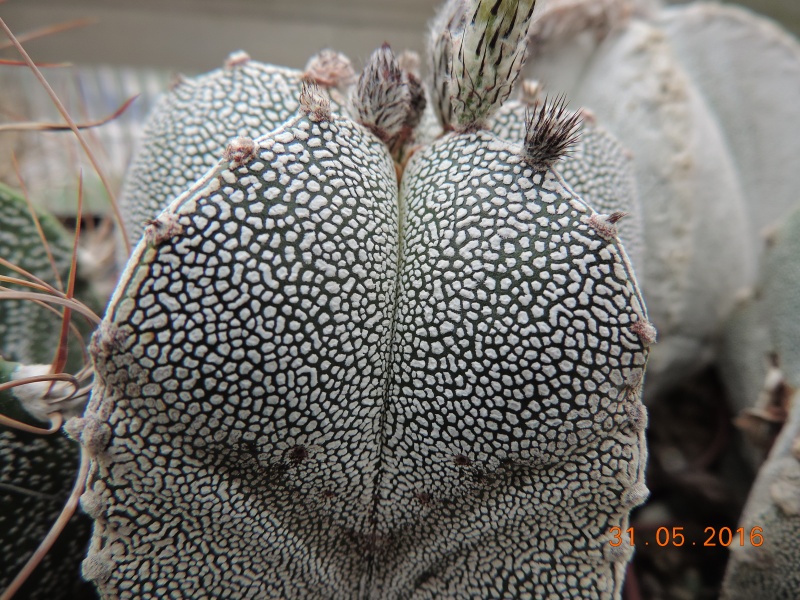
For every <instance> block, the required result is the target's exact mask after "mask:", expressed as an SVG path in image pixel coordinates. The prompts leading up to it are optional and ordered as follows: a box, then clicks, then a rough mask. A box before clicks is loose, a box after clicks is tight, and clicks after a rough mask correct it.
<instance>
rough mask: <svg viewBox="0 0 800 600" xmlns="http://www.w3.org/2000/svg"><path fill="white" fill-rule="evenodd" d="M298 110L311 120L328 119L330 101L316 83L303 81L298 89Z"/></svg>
mask: <svg viewBox="0 0 800 600" xmlns="http://www.w3.org/2000/svg"><path fill="white" fill-rule="evenodd" d="M300 111H301V112H302V113H303V114H306V115H308V118H309V119H310V120H311V121H316V122H319V121H330V120H331V101H330V100H329V99H328V98H327V97H325V95H324V94H323V93H322V92H321V91H320V89H319V86H317V84H316V83H312V82H309V81H303V83H302V87H301V89H300Z"/></svg>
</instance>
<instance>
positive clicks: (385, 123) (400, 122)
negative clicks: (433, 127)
mask: <svg viewBox="0 0 800 600" xmlns="http://www.w3.org/2000/svg"><path fill="white" fill-rule="evenodd" d="M351 105H352V108H353V112H354V114H355V115H356V120H357V121H358V122H359V123H361V124H362V125H364V126H365V127H367V128H368V129H370V130H371V131H372V132H373V133H375V135H377V136H378V137H379V138H380V139H381V140H383V141H384V142H386V143H387V144H388V145H390V146H391V145H392V143H393V141H394V140H395V139H396V138H397V137H398V136H399V135H400V134H401V132H402V131H403V129H404V128H406V129H408V128H413V127H414V126H415V125H416V124H418V123H419V120H420V118H421V115H422V110H423V109H424V108H425V94H424V91H423V89H422V84H421V83H420V81H419V79H418V78H417V77H416V76H415V75H413V74H412V73H411V72H410V71H404V70H403V69H402V68H401V67H400V63H399V62H398V60H397V58H396V57H395V55H394V53H393V52H392V49H391V48H390V47H389V44H385V43H384V44H383V45H382V46H381V47H380V48H378V49H377V50H375V51H374V52H373V53H372V54H371V55H370V57H369V59H368V60H367V63H366V65H364V70H363V71H362V72H361V76H360V77H359V78H358V83H357V84H356V87H355V89H354V92H353V96H352V99H351Z"/></svg>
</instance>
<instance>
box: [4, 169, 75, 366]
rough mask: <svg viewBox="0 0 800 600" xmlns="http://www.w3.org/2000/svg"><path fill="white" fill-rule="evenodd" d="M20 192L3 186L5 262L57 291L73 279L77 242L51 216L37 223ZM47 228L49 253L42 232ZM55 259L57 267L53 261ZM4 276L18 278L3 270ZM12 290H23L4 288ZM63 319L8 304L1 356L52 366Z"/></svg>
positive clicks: (21, 303)
mask: <svg viewBox="0 0 800 600" xmlns="http://www.w3.org/2000/svg"><path fill="white" fill-rule="evenodd" d="M30 210H31V209H29V208H28V206H27V205H26V202H25V198H24V197H23V196H22V194H21V193H20V192H17V191H16V190H13V189H12V188H10V187H8V186H5V185H3V184H0V211H2V214H3V219H2V221H0V258H2V259H4V260H6V261H8V262H9V263H11V264H14V265H17V266H19V267H21V268H22V269H25V270H26V271H28V272H29V273H31V274H32V275H34V276H36V277H38V278H39V279H41V280H43V281H45V282H47V283H49V284H51V285H54V286H57V285H58V284H59V282H61V281H66V280H67V277H68V275H69V265H70V255H71V243H70V240H69V236H68V235H67V233H66V232H65V231H64V230H63V228H62V227H61V225H60V224H59V223H58V222H57V221H56V220H55V219H54V218H53V217H51V216H49V215H47V214H44V213H42V212H41V211H39V212H38V214H36V221H35V220H34V218H33V216H32V215H31V212H30ZM37 222H38V223H39V225H40V226H41V231H42V233H43V235H44V239H45V240H46V243H47V244H48V246H49V254H48V251H47V250H46V249H45V245H44V243H43V241H42V238H41V237H40V235H39V231H38V230H37V226H36V224H37ZM51 258H52V262H51ZM0 275H2V276H5V277H18V276H19V274H18V273H16V272H14V271H12V270H11V269H10V268H8V267H5V266H3V265H0ZM2 285H3V286H5V287H8V288H9V289H16V290H20V289H21V288H20V287H19V286H14V285H13V284H12V285H10V286H9V285H8V284H6V283H3V284H2ZM58 335H59V317H58V315H54V314H52V313H50V312H48V311H47V310H46V309H44V308H42V307H40V306H38V305H36V304H33V303H32V302H28V301H24V300H6V301H3V311H2V312H1V313H0V357H5V358H6V359H8V360H14V361H17V362H21V363H27V364H34V363H47V362H50V361H51V360H52V359H53V353H54V351H55V348H56V346H57V345H58Z"/></svg>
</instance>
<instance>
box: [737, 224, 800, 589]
mask: <svg viewBox="0 0 800 600" xmlns="http://www.w3.org/2000/svg"><path fill="white" fill-rule="evenodd" d="M798 257H800V210H795V211H794V212H793V214H792V215H791V217H790V218H789V219H788V220H787V221H786V223H785V224H784V225H783V226H782V227H781V228H780V230H779V231H778V232H776V233H774V235H773V236H772V241H771V244H770V248H769V249H768V250H767V256H766V266H765V271H764V278H763V281H762V282H761V286H760V287H761V289H760V293H759V295H758V296H757V298H754V299H753V300H752V302H753V303H755V304H756V305H758V309H757V310H758V311H759V312H760V313H761V314H762V315H764V316H765V317H766V318H765V319H764V320H762V321H759V323H765V324H766V326H767V327H766V330H767V335H766V336H764V338H763V339H764V343H762V344H758V345H757V347H760V349H761V350H762V354H761V356H759V357H757V358H755V359H754V358H753V357H752V356H749V355H750V354H752V353H751V352H747V351H746V350H744V349H742V348H741V347H736V346H734V347H730V348H729V349H728V354H729V356H730V357H731V362H732V363H733V364H732V365H731V366H732V367H734V368H735V367H736V366H739V365H740V364H741V363H742V362H744V361H743V360H742V359H743V358H744V359H747V360H751V361H758V362H759V363H760V364H761V365H770V367H771V368H770V369H769V376H765V377H764V378H763V379H762V385H763V388H764V389H763V391H762V392H761V393H760V394H758V396H760V397H762V398H763V397H764V396H765V395H766V396H768V400H770V401H771V403H772V406H773V408H779V409H782V410H785V411H786V412H787V413H788V414H787V420H786V424H785V425H784V427H783V429H782V431H781V433H780V435H779V436H778V438H777V439H776V440H775V443H774V445H773V447H772V449H771V451H770V454H769V457H768V458H767V461H766V462H765V464H764V466H763V467H762V469H761V471H760V473H759V476H758V478H757V479H756V482H755V484H754V486H753V489H752V491H751V493H750V498H749V500H748V502H747V505H746V506H745V509H744V513H743V515H742V519H741V522H740V526H741V527H742V528H744V531H745V532H746V533H747V535H748V536H749V535H750V534H751V533H752V532H753V531H754V530H757V531H756V533H758V534H760V535H761V538H760V539H758V540H756V541H757V542H760V543H757V544H753V543H747V544H743V545H733V546H732V550H733V552H732V555H731V561H730V563H729V565H728V571H727V574H726V581H725V584H724V589H723V596H722V597H723V598H727V599H730V600H737V599H742V598H753V597H760V598H791V597H793V596H795V595H796V594H797V592H798V590H800V577H799V576H798V574H800V401H798V398H797V391H796V390H798V389H800V355H799V352H800V329H798V324H797V305H798V301H799V300H800V261H799V260H798ZM737 359H738V360H737ZM759 359H760V360H759ZM765 370H766V369H765ZM730 371H733V369H730ZM749 387H752V386H749ZM745 389H747V388H745ZM750 400H751V402H752V400H754V398H751V399H750ZM762 408H764V409H765V408H768V407H762Z"/></svg>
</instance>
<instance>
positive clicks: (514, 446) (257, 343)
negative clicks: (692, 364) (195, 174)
mask: <svg viewBox="0 0 800 600" xmlns="http://www.w3.org/2000/svg"><path fill="white" fill-rule="evenodd" d="M532 9H533V2H527V3H526V2H510V1H508V2H506V1H499V2H496V1H492V2H485V1H484V2H477V1H466V0H464V1H457V2H456V1H453V2H449V3H448V4H447V6H446V7H445V14H443V15H442V16H441V17H440V18H439V19H438V20H437V22H436V23H437V24H438V26H439V27H440V29H439V30H438V31H436V32H435V33H436V34H437V35H436V36H435V37H434V43H433V44H432V46H433V57H432V64H433V65H434V73H435V75H434V78H433V79H434V82H438V84H437V85H434V87H433V89H432V98H431V99H432V103H433V106H434V108H435V109H436V112H437V113H438V116H439V119H440V125H441V128H442V130H443V131H445V132H447V133H445V134H443V135H441V136H440V137H438V138H437V139H435V140H433V141H432V142H430V143H428V144H424V145H422V146H421V147H416V146H415V144H416V142H418V139H419V138H416V136H415V135H414V134H413V132H411V131H410V130H411V129H413V127H414V125H415V124H416V123H419V122H420V117H421V115H420V112H421V110H422V101H421V96H420V94H419V89H421V88H418V87H417V86H418V85H419V80H418V79H417V78H416V75H415V74H414V73H412V72H411V71H410V70H409V69H407V68H404V66H403V62H402V61H397V60H396V59H395V57H394V56H393V54H392V52H391V50H390V49H389V48H388V47H387V46H384V47H382V48H380V49H378V50H376V51H375V53H374V54H373V55H372V57H371V58H370V59H369V61H368V63H367V64H366V66H365V68H364V70H363V72H362V74H361V76H360V78H359V80H358V83H357V84H356V86H355V89H354V90H352V91H351V93H350V94H349V100H347V101H346V102H345V101H343V102H342V103H338V102H335V100H334V101H332V98H331V96H330V95H329V93H328V92H326V91H321V90H320V87H319V83H320V82H319V81H317V82H316V83H315V82H313V81H309V78H308V77H300V76H296V77H295V79H294V82H295V85H296V87H295V89H294V90H293V91H292V94H293V95H292V98H294V97H296V98H297V103H298V105H297V109H298V110H297V111H294V112H292V111H293V109H292V110H289V113H290V114H288V115H287V117H288V119H287V120H286V122H284V123H282V124H279V125H277V126H273V125H271V124H270V125H266V126H264V129H265V130H264V131H262V132H261V133H262V135H260V136H258V137H255V138H254V137H252V136H250V137H246V136H239V137H234V139H232V140H231V141H230V142H229V143H228V144H227V146H226V148H225V150H224V152H221V153H220V154H221V155H222V156H221V160H219V159H218V162H217V163H216V164H214V165H212V167H211V169H210V170H208V171H207V172H205V173H204V174H203V175H202V176H201V177H200V178H199V179H198V180H197V181H196V182H194V183H192V182H191V180H190V178H189V177H187V182H186V183H185V185H186V191H184V192H183V193H181V194H180V195H178V196H177V197H176V198H174V199H173V200H171V201H170V202H169V203H168V206H167V207H166V209H164V210H163V211H162V212H160V214H158V211H159V210H160V207H161V206H162V205H161V204H159V202H161V201H160V200H159V201H158V202H154V204H153V208H152V210H153V214H149V215H146V219H147V220H148V224H147V225H146V227H145V228H144V233H143V237H142V239H141V240H140V242H139V244H138V245H137V246H136V248H135V250H134V251H133V254H132V256H131V258H130V260H129V262H128V264H127V266H126V268H125V270H124V272H123V274H122V277H121V280H120V283H119V285H118V287H117V289H116V291H115V293H114V295H113V297H112V300H111V303H110V305H109V307H108V310H107V313H106V316H105V319H104V320H103V323H102V324H101V326H100V328H99V330H98V331H97V332H96V334H95V336H94V339H93V341H92V344H91V353H92V356H93V359H94V363H95V369H96V383H95V387H94V390H93V393H92V398H91V401H90V403H89V405H88V407H87V410H86V412H85V415H84V417H83V418H81V419H76V420H73V421H72V422H71V423H70V431H71V432H72V434H73V435H74V436H76V437H79V438H80V440H81V442H82V444H83V449H84V451H85V452H86V453H87V455H88V456H89V457H90V467H89V477H88V480H87V486H86V491H85V493H84V495H83V496H82V499H81V504H82V506H83V508H84V510H85V511H86V512H87V513H88V514H90V515H91V516H92V517H93V518H94V520H95V529H94V536H93V540H92V544H91V548H90V552H89V555H88V557H87V558H86V560H85V562H84V566H83V573H84V576H85V577H86V578H87V579H90V580H92V581H94V582H95V584H96V585H97V587H98V590H99V591H100V593H101V595H102V596H103V597H106V598H150V597H157V596H168V595H181V596H183V597H196V598H197V597H219V598H222V597H225V598H244V597H257V598H328V597H335V598H346V597H352V598H410V597H414V598H433V597H437V598H441V597H481V598H503V597H504V598H511V597H525V596H530V595H532V596H535V597H537V598H603V599H612V598H619V597H620V594H621V587H622V582H623V579H624V573H625V568H626V565H627V562H628V560H629V558H630V554H631V552H632V549H631V548H630V547H629V546H625V545H619V546H615V545H614V539H615V538H614V533H613V528H616V527H619V528H622V529H625V528H626V527H627V523H628V515H629V512H630V510H631V508H632V507H634V506H637V505H638V504H641V503H642V502H643V501H644V499H645V498H646V496H647V489H646V487H645V485H644V463H645V456H646V450H645V445H644V428H645V425H646V420H647V419H646V412H645V410H644V408H643V406H642V404H641V401H640V396H641V386H642V381H643V376H644V367H645V363H646V361H647V354H648V346H649V345H650V344H651V343H652V342H653V341H654V340H655V330H654V328H653V327H652V325H650V323H649V322H648V319H647V314H646V311H645V307H644V304H643V302H642V300H641V297H640V294H639V291H638V287H637V284H636V280H635V277H634V274H633V270H632V267H631V264H630V261H629V259H628V257H627V255H626V253H625V251H624V249H623V246H622V244H621V243H620V241H619V238H618V236H617V222H618V220H619V219H620V218H621V216H622V215H621V214H619V213H614V214H602V213H598V212H596V211H595V210H594V209H593V208H592V207H590V206H589V205H588V204H587V203H586V202H584V201H583V200H582V199H581V198H580V197H578V196H577V195H576V194H575V192H574V191H573V190H572V189H571V188H570V187H569V185H568V182H565V181H564V180H563V179H562V177H561V175H559V172H558V168H559V165H558V161H559V159H560V158H561V156H562V155H563V153H564V152H566V151H568V150H569V148H570V146H571V142H572V141H573V138H574V135H575V132H576V128H577V125H578V123H577V121H578V118H579V117H578V116H574V115H572V114H568V113H566V112H565V111H563V110H561V109H559V108H557V107H555V106H554V105H552V104H542V105H540V106H538V108H534V109H532V110H531V111H530V115H529V116H528V118H527V119H525V122H526V127H525V128H524V130H523V131H521V133H520V135H519V136H518V137H515V138H514V139H503V138H500V137H498V136H497V135H495V134H494V133H492V131H491V130H490V128H491V123H492V116H493V113H494V112H495V111H496V110H497V109H498V108H499V107H500V106H501V105H502V103H503V102H504V101H505V100H506V99H507V97H508V94H509V93H510V90H511V85H510V84H511V83H513V81H514V80H515V79H516V78H517V76H518V73H519V69H520V68H521V65H522V53H523V52H524V32H525V31H526V29H527V26H528V22H529V19H530V15H531V12H532ZM439 36H441V37H439ZM301 79H303V80H304V81H301ZM201 81H202V80H201ZM194 85H195V84H194V83H192V84H190V86H194ZM212 87H213V86H212ZM179 89H180V88H179ZM186 89H192V90H195V91H196V92H197V97H198V98H202V97H204V96H203V94H204V92H202V91H201V85H200V84H198V87H187V88H186ZM221 91H222V93H221V94H220V96H219V97H220V98H222V97H223V96H226V97H227V99H226V100H225V101H226V102H231V103H232V108H231V109H230V111H231V113H235V112H236V110H238V109H237V106H239V105H238V103H237V100H236V94H238V93H242V94H245V95H246V96H247V97H252V94H250V92H248V91H247V90H246V89H244V88H242V89H231V90H225V89H224V88H223V89H222V90H221ZM282 97H283V96H282ZM185 110H186V113H187V114H197V113H199V112H200V111H201V110H204V106H203V105H202V104H201V105H200V106H198V109H197V110H196V111H195V110H193V109H192V107H191V105H190V104H187V106H186V109H185ZM215 110H216V109H215ZM287 110H288V109H287ZM350 115H352V116H350ZM215 118H218V117H215ZM180 120H181V119H178V121H180ZM224 120H225V116H224V115H223V116H222V121H224ZM173 125H174V126H175V127H182V126H181V125H180V123H179V122H173V121H170V127H172V126H173ZM218 125H219V123H218V122H215V124H214V125H211V126H209V129H210V130H213V131H217V130H220V128H219V127H218ZM151 131H152V130H151ZM201 131H202V128H201V127H198V126H196V125H195V124H194V123H193V122H192V120H191V118H190V119H189V125H188V131H186V130H183V129H176V130H175V134H174V139H176V140H187V147H181V146H180V145H176V146H174V147H171V148H170V149H169V150H168V151H169V152H173V151H177V152H178V153H183V154H193V153H195V154H198V155H199V153H200V152H201V151H202V149H203V148H206V147H211V145H212V141H211V140H210V139H209V140H208V141H206V140H205V138H202V137H198V136H199V135H200V132H201ZM421 137H422V136H420V138H421ZM415 140H416V141H415ZM401 146H402V147H401ZM145 147H147V143H145ZM152 147H154V146H151V148H152ZM188 147H192V148H194V149H195V150H193V151H190V150H188ZM181 148H183V149H181ZM395 159H401V160H400V162H396V161H395ZM145 162H146V161H145ZM193 162H194V161H193ZM197 162H199V160H198V161H197ZM137 164H138V165H139V168H140V169H143V168H144V167H143V162H142V161H141V160H140V161H139V162H138V163H137ZM160 164H167V163H162V162H159V161H157V160H155V159H153V169H154V172H157V171H158V169H159V166H158V165H160ZM173 164H176V163H173ZM140 173H141V171H140ZM137 177H142V175H141V174H140V175H137ZM170 177H171V176H170ZM176 177H177V178H180V177H183V176H182V175H176ZM168 178H169V177H168ZM144 179H145V180H147V177H146V176H145V177H144ZM156 179H157V177H156V176H154V177H153V178H152V179H151V181H152V182H153V183H152V184H151V186H150V187H151V188H152V189H156V190H158V189H160V186H161V184H160V183H158V184H157V183H156ZM129 185H130V184H129ZM174 193H175V192H173V191H169V192H167V195H168V196H169V195H173V194H174ZM150 194H151V192H149V191H148V192H147V195H148V196H149V195H150Z"/></svg>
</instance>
